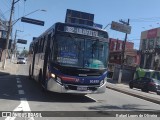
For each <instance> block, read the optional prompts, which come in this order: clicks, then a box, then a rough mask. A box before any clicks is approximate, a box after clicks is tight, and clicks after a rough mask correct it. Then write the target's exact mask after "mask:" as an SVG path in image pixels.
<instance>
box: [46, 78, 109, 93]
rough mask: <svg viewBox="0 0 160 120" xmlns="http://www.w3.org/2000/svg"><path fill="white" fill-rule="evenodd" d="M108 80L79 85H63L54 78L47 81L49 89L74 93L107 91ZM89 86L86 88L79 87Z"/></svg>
mask: <svg viewBox="0 0 160 120" xmlns="http://www.w3.org/2000/svg"><path fill="white" fill-rule="evenodd" d="M106 84H107V82H106V81H104V83H103V85H101V86H99V87H96V86H82V85H81V86H78V85H61V84H59V83H57V82H56V81H55V80H54V79H53V78H51V79H49V81H48V83H47V90H49V91H52V92H58V93H73V94H98V93H104V92H105V91H106ZM78 87H80V88H87V89H86V90H84V89H81V90H77V88H78Z"/></svg>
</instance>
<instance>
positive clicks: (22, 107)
mask: <svg viewBox="0 0 160 120" xmlns="http://www.w3.org/2000/svg"><path fill="white" fill-rule="evenodd" d="M20 100H21V103H20V104H19V105H18V106H17V107H16V108H15V109H14V110H13V112H14V111H20V112H21V111H27V112H29V111H31V109H30V107H29V104H28V102H27V99H26V98H20ZM15 118H16V117H7V118H6V119H5V120H14V119H15ZM28 120H34V118H33V117H30V118H28Z"/></svg>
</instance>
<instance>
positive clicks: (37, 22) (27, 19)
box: [21, 17, 44, 26]
mask: <svg viewBox="0 0 160 120" xmlns="http://www.w3.org/2000/svg"><path fill="white" fill-rule="evenodd" d="M21 22H26V23H31V24H36V25H41V26H44V21H40V20H36V19H31V18H26V17H22V18H21Z"/></svg>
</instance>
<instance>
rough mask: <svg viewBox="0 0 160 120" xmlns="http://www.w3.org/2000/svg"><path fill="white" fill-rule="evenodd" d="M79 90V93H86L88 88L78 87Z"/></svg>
mask: <svg viewBox="0 0 160 120" xmlns="http://www.w3.org/2000/svg"><path fill="white" fill-rule="evenodd" d="M77 90H79V91H86V90H87V87H77Z"/></svg>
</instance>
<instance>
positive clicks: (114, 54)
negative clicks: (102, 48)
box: [109, 38, 140, 66]
mask: <svg viewBox="0 0 160 120" xmlns="http://www.w3.org/2000/svg"><path fill="white" fill-rule="evenodd" d="M123 42H124V41H122V40H118V39H113V38H110V48H109V49H110V53H109V63H114V64H122V52H123V51H122V47H123ZM139 61H140V60H139V55H138V51H137V50H135V49H134V43H133V42H128V41H127V42H126V46H125V53H124V64H125V65H128V66H137V65H139V63H140V62H139Z"/></svg>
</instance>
